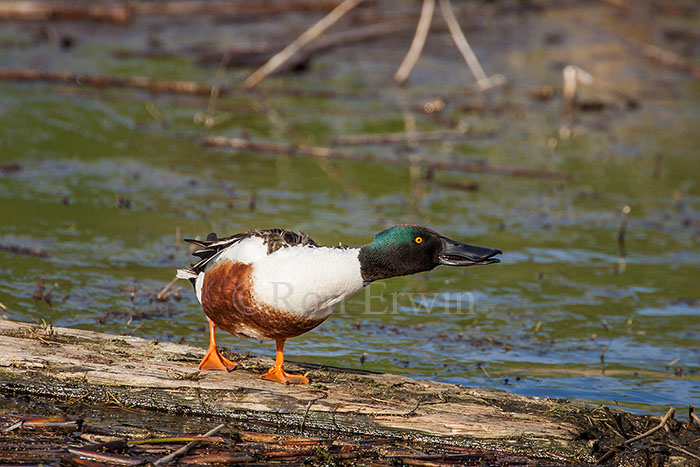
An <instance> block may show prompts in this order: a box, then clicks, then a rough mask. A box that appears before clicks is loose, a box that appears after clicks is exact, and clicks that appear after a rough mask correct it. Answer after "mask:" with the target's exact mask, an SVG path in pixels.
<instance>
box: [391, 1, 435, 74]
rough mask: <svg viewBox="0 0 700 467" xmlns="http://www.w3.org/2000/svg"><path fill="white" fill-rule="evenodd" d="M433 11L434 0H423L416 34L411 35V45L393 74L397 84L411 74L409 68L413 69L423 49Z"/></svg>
mask: <svg viewBox="0 0 700 467" xmlns="http://www.w3.org/2000/svg"><path fill="white" fill-rule="evenodd" d="M434 11H435V0H423V7H422V8H421V12H420V18H419V19H418V26H417V27H416V34H415V35H414V36H413V41H412V42H411V47H410V48H409V49H408V53H406V56H405V57H404V59H403V62H401V65H400V66H399V69H398V70H397V71H396V74H395V75H394V81H396V82H397V83H398V84H403V83H405V82H406V80H407V79H408V75H410V74H411V70H413V67H414V66H415V65H416V62H417V61H418V57H420V54H421V52H422V51H423V46H424V45H425V39H426V38H427V37H428V32H429V31H430V23H431V22H432V20H433V12H434Z"/></svg>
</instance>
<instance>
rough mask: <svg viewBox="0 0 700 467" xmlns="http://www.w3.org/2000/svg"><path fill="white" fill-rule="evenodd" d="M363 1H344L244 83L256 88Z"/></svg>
mask: <svg viewBox="0 0 700 467" xmlns="http://www.w3.org/2000/svg"><path fill="white" fill-rule="evenodd" d="M361 2H362V0H344V1H343V3H341V4H340V5H338V6H337V7H335V8H334V9H333V11H331V12H330V13H328V14H327V15H326V16H324V17H323V18H321V20H319V21H318V22H317V23H316V24H314V25H313V26H311V27H310V28H309V29H307V30H306V31H304V32H303V33H302V34H301V36H299V37H298V38H297V39H295V40H294V41H293V42H292V43H291V44H289V45H288V46H287V47H285V48H284V49H283V50H282V51H280V52H279V53H277V54H276V55H275V56H274V57H272V58H271V59H270V60H268V61H267V63H265V64H264V65H263V66H261V67H260V68H258V69H257V70H255V71H254V72H253V74H251V75H250V76H249V77H248V78H246V80H245V81H244V82H243V85H244V86H245V87H246V88H247V89H251V88H254V87H255V86H256V85H257V84H258V83H260V81H262V80H264V79H265V78H266V77H268V76H269V75H270V74H272V73H274V72H275V70H277V69H278V68H279V67H280V66H282V65H283V64H284V63H285V62H287V61H288V60H289V59H291V58H292V57H293V56H294V55H296V53H297V52H299V50H301V48H302V47H304V46H305V45H306V44H308V43H309V42H311V41H313V40H314V39H316V38H317V37H318V36H320V35H321V34H323V32H324V31H325V30H326V29H328V28H329V27H331V26H332V25H334V24H335V23H336V22H337V21H338V20H339V19H340V18H342V17H343V15H345V13H347V12H348V11H350V10H352V9H353V8H355V7H356V6H357V5H359V4H360V3H361Z"/></svg>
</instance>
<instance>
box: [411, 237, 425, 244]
mask: <svg viewBox="0 0 700 467" xmlns="http://www.w3.org/2000/svg"><path fill="white" fill-rule="evenodd" d="M413 241H414V242H416V243H423V237H416V238H415V239H414V240H413Z"/></svg>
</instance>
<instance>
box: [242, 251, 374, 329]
mask: <svg viewBox="0 0 700 467" xmlns="http://www.w3.org/2000/svg"><path fill="white" fill-rule="evenodd" d="M358 255H359V249H356V248H348V249H340V248H326V247H312V246H307V245H296V246H290V247H286V248H280V249H279V250H277V251H275V252H274V253H272V254H270V255H265V256H264V257H262V258H260V257H259V258H257V259H255V261H254V262H253V263H252V265H253V291H254V294H255V296H256V298H257V299H258V300H260V301H262V302H264V303H266V304H268V305H270V306H273V307H275V308H277V309H280V310H283V311H287V312H290V313H293V314H295V315H298V316H303V317H305V318H310V319H325V318H326V317H327V316H328V315H330V314H331V312H332V311H333V306H334V305H335V304H337V303H339V302H340V301H342V300H343V299H345V298H347V297H349V296H350V295H353V294H354V293H356V292H357V291H359V290H360V289H362V286H363V281H362V275H361V273H360V261H359V258H358Z"/></svg>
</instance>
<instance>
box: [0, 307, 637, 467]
mask: <svg viewBox="0 0 700 467" xmlns="http://www.w3.org/2000/svg"><path fill="white" fill-rule="evenodd" d="M0 347H1V348H2V349H3V351H2V354H1V355H0V393H1V394H3V397H13V396H17V395H21V394H24V395H27V394H29V395H32V396H33V397H49V398H57V399H60V400H65V401H77V400H80V401H81V402H90V403H100V404H105V405H112V406H119V407H122V408H141V409H150V410H157V411H161V412H162V411H167V412H171V413H177V414H198V415H205V416H219V417H224V418H228V419H229V420H232V421H236V420H237V421H245V422H258V423H265V424H267V426H276V427H277V430H286V432H288V433H299V432H300V431H301V430H300V428H301V427H302V425H303V426H304V427H305V428H304V429H305V430H307V431H308V430H317V431H318V430H320V431H322V432H323V433H326V434H331V435H333V434H335V435H334V436H338V435H346V436H347V435H351V436H353V435H358V436H359V435H371V436H375V437H384V438H397V437H400V438H406V439H420V440H422V441H425V440H432V439H434V440H437V441H439V442H441V443H443V444H445V443H449V444H450V445H452V446H464V447H467V448H471V447H478V448H480V449H484V448H483V446H488V447H489V448H488V449H493V450H498V451H499V452H511V453H512V452H518V453H520V454H523V453H529V454H531V455H537V456H538V457H540V458H549V459H557V460H558V461H564V460H566V461H567V462H577V463H587V462H591V461H593V460H595V455H596V453H597V452H594V450H592V448H591V446H592V444H591V443H589V442H588V441H586V440H587V439H589V438H590V435H588V436H582V434H583V433H590V432H591V431H592V430H591V426H590V424H591V423H593V422H592V421H591V420H599V421H600V427H596V430H600V431H596V433H601V435H603V436H604V435H605V431H604V429H603V427H605V426H606V425H605V423H609V424H610V426H614V425H615V423H614V422H613V417H615V419H616V420H620V419H623V418H624V419H625V420H627V421H628V422H629V420H630V419H633V418H635V417H636V418H638V419H640V418H643V417H639V416H635V415H632V414H629V413H627V412H623V411H621V410H616V409H607V408H601V407H593V406H584V405H582V404H574V403H567V402H564V401H558V400H550V399H547V398H531V397H525V396H519V395H514V394H508V393H506V392H502V391H493V390H486V389H472V388H465V387H462V386H455V385H451V384H446V383H439V382H433V381H426V380H414V379H410V378H407V377H404V376H397V375H390V374H378V373H371V372H366V371H358V370H349V369H337V368H326V367H323V368H319V367H318V366H316V365H309V364H294V363H291V362H290V363H289V367H290V369H291V370H292V371H302V372H306V374H307V375H308V376H309V378H310V379H311V382H312V384H310V385H294V386H291V385H290V386H285V385H281V384H276V383H272V382H269V381H264V380H261V379H260V378H259V376H260V374H261V373H263V372H264V371H265V370H266V369H267V368H268V367H269V366H270V365H271V364H272V360H271V359H267V358H259V357H247V358H243V357H242V356H238V358H236V356H235V355H230V356H232V357H233V358H234V359H236V360H239V366H238V368H237V369H236V370H235V371H233V372H231V373H224V372H214V371H206V372H200V371H198V370H197V363H198V362H199V360H200V359H201V358H202V356H203V355H204V349H201V348H195V347H191V346H186V345H179V344H173V343H165V342H162V343H161V342H157V341H154V340H150V341H149V340H146V339H141V338H138V337H130V336H116V335H109V334H102V333H96V332H91V331H84V330H78V329H69V328H52V327H50V326H48V327H47V326H41V325H33V324H27V323H18V322H13V321H6V320H0ZM645 422H646V420H645ZM283 432H284V431H283ZM277 433H279V431H277ZM256 436H257V435H256ZM261 436H262V435H261ZM265 436H270V435H265Z"/></svg>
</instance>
